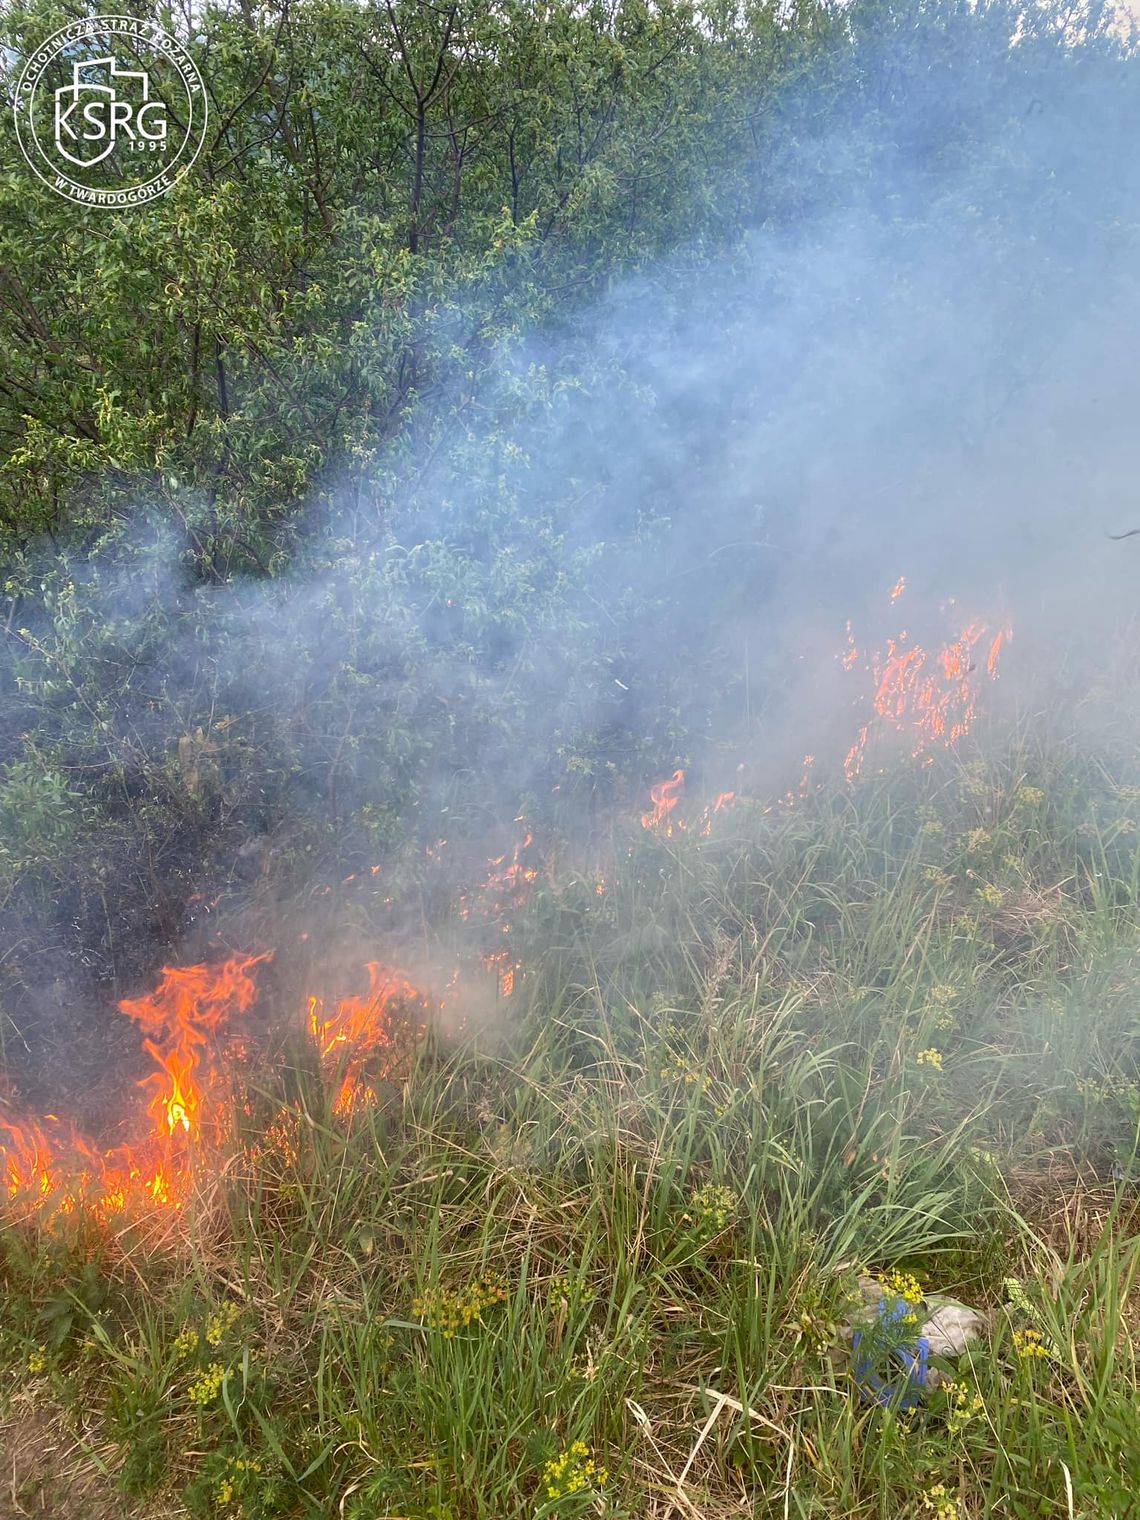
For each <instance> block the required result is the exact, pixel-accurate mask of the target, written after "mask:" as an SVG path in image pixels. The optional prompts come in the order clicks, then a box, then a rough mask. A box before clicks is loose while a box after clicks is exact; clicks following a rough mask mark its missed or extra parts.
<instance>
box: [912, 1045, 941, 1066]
mask: <svg viewBox="0 0 1140 1520" xmlns="http://www.w3.org/2000/svg"><path fill="white" fill-rule="evenodd" d="M914 1059H915V1061H916V1063H917V1064H918V1065H919V1066H932V1067H933V1068H934V1070H935V1071H941V1070H942V1052H941V1051H940V1050H937V1049H935V1047H934V1046H933V1045H932V1046H931V1047H930V1049H929V1050H920V1051H919V1052H918V1054H917V1055H916V1056H915V1058H914Z"/></svg>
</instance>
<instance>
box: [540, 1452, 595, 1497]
mask: <svg viewBox="0 0 1140 1520" xmlns="http://www.w3.org/2000/svg"><path fill="white" fill-rule="evenodd" d="M608 1477H609V1474H608V1473H607V1472H606V1469H605V1468H604V1467H599V1466H598V1465H597V1463H596V1462H595V1461H594V1459H593V1457H592V1456H591V1455H590V1448H589V1447H588V1446H587V1445H586V1443H585V1441H573V1442H571V1444H570V1445H569V1446H568V1447H567V1449H566V1450H565V1451H563V1452H560V1453H559V1454H558V1456H556V1457H553V1458H551V1460H550V1461H549V1462H547V1464H546V1466H545V1467H544V1468H543V1470H542V1481H543V1484H544V1485H545V1487H546V1494H547V1497H548V1498H550V1499H565V1498H568V1497H569V1496H570V1495H571V1494H580V1493H583V1492H585V1490H587V1489H598V1488H601V1487H602V1485H603V1484H604V1483H605V1481H606V1479H607V1478H608Z"/></svg>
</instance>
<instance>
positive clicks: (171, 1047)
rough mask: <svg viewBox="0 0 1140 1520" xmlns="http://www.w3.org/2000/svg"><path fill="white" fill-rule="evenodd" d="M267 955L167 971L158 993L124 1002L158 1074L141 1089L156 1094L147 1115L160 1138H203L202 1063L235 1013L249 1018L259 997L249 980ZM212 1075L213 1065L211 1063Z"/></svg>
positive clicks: (146, 1080) (239, 957) (248, 956)
mask: <svg viewBox="0 0 1140 1520" xmlns="http://www.w3.org/2000/svg"><path fill="white" fill-rule="evenodd" d="M268 959H269V956H268V954H266V955H246V956H241V955H235V956H233V957H231V959H230V960H228V961H225V962H224V963H223V964H222V965H221V966H217V967H213V966H204V965H203V966H165V967H164V968H163V972H162V981H161V982H160V983H159V985H158V987H157V988H156V989H155V991H154V992H151V993H148V994H147V995H146V996H145V997H141V998H125V999H124V1000H123V1001H122V1002H121V1003H120V1004H119V1009H120V1011H121V1012H122V1013H125V1014H126V1015H127V1017H128V1018H130V1019H134V1020H135V1022H136V1023H137V1024H138V1025H139V1027H140V1028H141V1029H142V1031H143V1034H144V1036H145V1038H144V1040H143V1047H144V1049H145V1050H146V1052H147V1054H148V1055H149V1056H151V1057H152V1059H153V1060H154V1063H155V1065H156V1066H157V1067H158V1070H157V1071H155V1072H152V1073H151V1075H150V1076H149V1077H144V1078H143V1081H142V1083H141V1084H140V1086H144V1087H151V1088H153V1089H154V1096H153V1098H152V1099H151V1101H150V1103H149V1105H148V1107H147V1113H148V1114H150V1117H151V1120H152V1122H153V1124H154V1128H155V1132H156V1134H157V1135H158V1136H159V1137H160V1138H165V1137H167V1136H172V1135H174V1134H176V1133H177V1132H178V1131H179V1130H182V1131H183V1132H184V1133H185V1134H186V1135H187V1136H188V1137H189V1138H190V1139H191V1140H196V1139H197V1138H198V1136H199V1134H200V1133H201V1108H202V1102H203V1097H204V1085H203V1083H204V1081H205V1080H206V1078H207V1073H206V1072H204V1071H203V1069H202V1068H203V1062H204V1058H205V1057H206V1056H207V1054H208V1048H209V1041H210V1036H211V1035H213V1034H215V1033H216V1032H217V1030H218V1028H219V1027H220V1025H221V1024H222V1023H224V1021H225V1020H226V1019H227V1018H228V1017H229V1016H230V1014H233V1013H245V1012H246V1011H247V1010H248V1009H249V1008H250V1007H251V1006H252V1004H253V1000H254V998H255V996H256V995H257V985H256V983H255V981H254V979H253V977H252V976H251V975H250V972H251V971H252V969H253V967H254V966H259V965H260V964H261V963H262V962H263V961H266V960H268ZM208 1069H209V1074H210V1075H212V1063H208Z"/></svg>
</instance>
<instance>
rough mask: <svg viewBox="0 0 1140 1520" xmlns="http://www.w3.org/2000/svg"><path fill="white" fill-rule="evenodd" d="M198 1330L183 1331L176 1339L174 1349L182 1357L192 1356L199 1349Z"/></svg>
mask: <svg viewBox="0 0 1140 1520" xmlns="http://www.w3.org/2000/svg"><path fill="white" fill-rule="evenodd" d="M198 1339H199V1337H198V1332H197V1330H181V1331H179V1333H178V1334H177V1335H176V1336H175V1337H174V1349H175V1351H176V1352H177V1353H178V1355H179V1356H180V1357H186V1356H191V1355H192V1354H193V1353H194V1352H195V1351H197V1349H198Z"/></svg>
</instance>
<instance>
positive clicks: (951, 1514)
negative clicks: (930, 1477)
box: [922, 1483, 962, 1520]
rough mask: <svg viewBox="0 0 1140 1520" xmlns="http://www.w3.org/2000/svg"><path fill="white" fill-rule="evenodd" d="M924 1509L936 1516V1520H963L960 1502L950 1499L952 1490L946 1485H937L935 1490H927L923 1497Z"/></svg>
mask: <svg viewBox="0 0 1140 1520" xmlns="http://www.w3.org/2000/svg"><path fill="white" fill-rule="evenodd" d="M922 1507H923V1509H924V1510H926V1511H927V1513H928V1514H932V1515H933V1516H934V1520H962V1512H961V1510H959V1508H958V1501H957V1500H956V1499H952V1498H951V1497H950V1490H949V1489H948V1488H947V1487H946V1485H945V1483H936V1484H935V1485H934V1487H933V1488H928V1489H927V1490H926V1493H925V1494H924V1495H923V1496H922Z"/></svg>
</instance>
